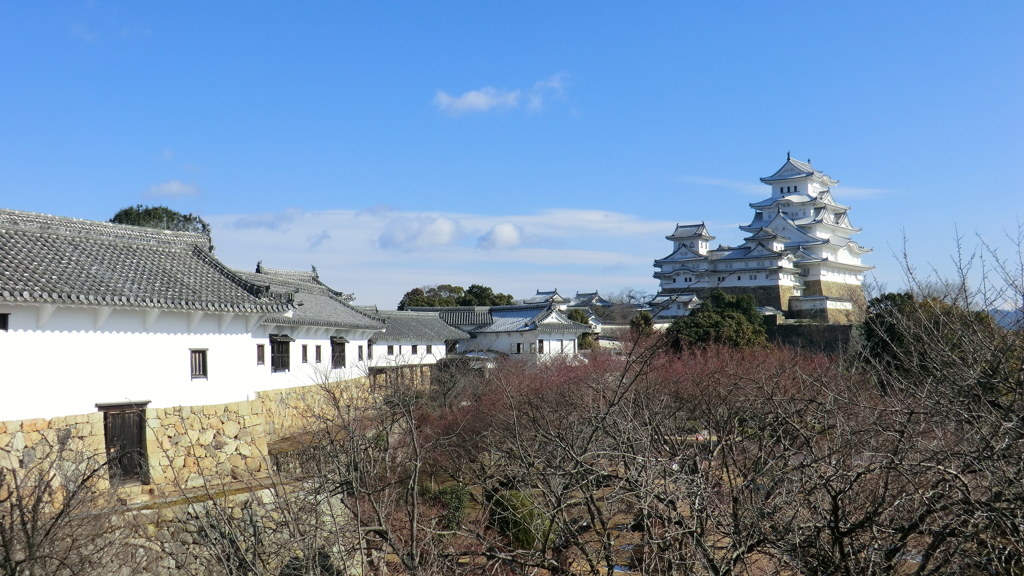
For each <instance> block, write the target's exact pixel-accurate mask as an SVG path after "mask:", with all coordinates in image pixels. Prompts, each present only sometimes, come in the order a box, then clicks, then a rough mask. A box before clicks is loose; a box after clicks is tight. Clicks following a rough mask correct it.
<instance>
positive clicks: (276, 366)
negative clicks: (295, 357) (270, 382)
mask: <svg viewBox="0 0 1024 576" xmlns="http://www.w3.org/2000/svg"><path fill="white" fill-rule="evenodd" d="M292 342H295V339H294V338H292V337H291V336H288V335H287V334H271V335H270V371H271V372H288V371H289V370H291V368H292V359H291V343H292Z"/></svg>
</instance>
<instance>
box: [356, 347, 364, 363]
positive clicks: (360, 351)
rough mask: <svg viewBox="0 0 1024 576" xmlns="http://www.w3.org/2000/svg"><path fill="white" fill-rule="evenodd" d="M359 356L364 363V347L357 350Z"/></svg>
mask: <svg viewBox="0 0 1024 576" xmlns="http://www.w3.org/2000/svg"><path fill="white" fill-rule="evenodd" d="M357 354H358V356H359V361H360V362H362V361H363V347H362V346H359V347H358V348H357Z"/></svg>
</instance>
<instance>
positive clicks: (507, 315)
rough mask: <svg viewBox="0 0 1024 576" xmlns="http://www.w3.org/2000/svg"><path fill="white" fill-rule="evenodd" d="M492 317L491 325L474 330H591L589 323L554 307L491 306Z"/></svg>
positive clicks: (487, 331)
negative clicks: (579, 320) (574, 319)
mask: <svg viewBox="0 0 1024 576" xmlns="http://www.w3.org/2000/svg"><path fill="white" fill-rule="evenodd" d="M491 317H492V318H493V319H494V321H493V322H492V323H491V324H490V325H487V326H481V327H480V328H477V329H476V330H473V332H474V333H494V332H525V331H531V330H536V331H539V332H548V333H550V332H569V333H580V332H589V331H590V326H589V325H587V324H578V323H576V322H573V321H572V320H569V319H568V318H567V317H566V316H565V315H564V314H562V313H561V312H560V311H559V310H557V309H555V308H553V307H544V308H536V307H533V308H531V307H526V306H493V307H491Z"/></svg>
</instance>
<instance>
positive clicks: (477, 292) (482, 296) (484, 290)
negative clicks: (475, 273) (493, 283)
mask: <svg viewBox="0 0 1024 576" xmlns="http://www.w3.org/2000/svg"><path fill="white" fill-rule="evenodd" d="M512 300H513V298H512V295H511V294H500V293H497V292H495V291H494V290H493V289H491V287H490V286H482V285H480V284H473V285H471V286H470V287H469V288H467V289H466V293H465V295H463V296H462V298H460V299H459V305H460V306H507V305H509V304H511V303H512Z"/></svg>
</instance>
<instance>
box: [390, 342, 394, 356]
mask: <svg viewBox="0 0 1024 576" xmlns="http://www.w3.org/2000/svg"><path fill="white" fill-rule="evenodd" d="M394 355H395V346H394V345H393V344H388V356H394Z"/></svg>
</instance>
